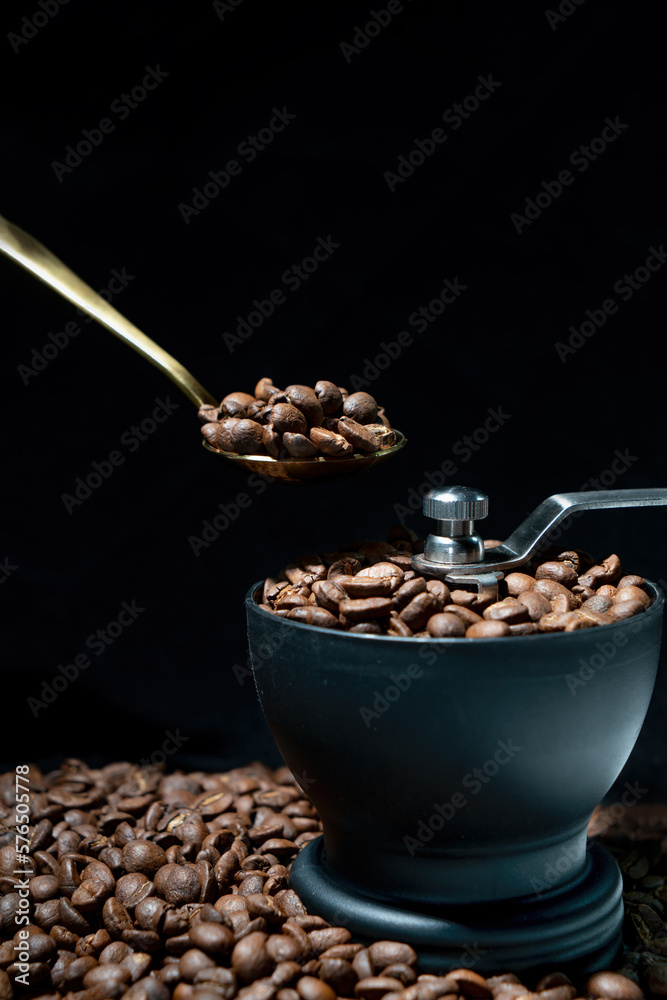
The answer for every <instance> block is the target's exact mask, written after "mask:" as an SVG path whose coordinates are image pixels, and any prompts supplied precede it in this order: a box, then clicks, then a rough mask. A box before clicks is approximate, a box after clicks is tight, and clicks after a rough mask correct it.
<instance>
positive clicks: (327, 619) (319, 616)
mask: <svg viewBox="0 0 667 1000" xmlns="http://www.w3.org/2000/svg"><path fill="white" fill-rule="evenodd" d="M286 617H287V618H289V619H290V621H295V622H302V623H303V624H304V625H316V626H317V627H318V628H337V627H338V624H339V622H338V619H337V618H336V617H335V615H332V614H331V612H330V611H327V610H326V609H325V608H318V607H313V606H312V605H310V606H308V607H299V608H292V609H291V610H290V611H288V613H287V615H286Z"/></svg>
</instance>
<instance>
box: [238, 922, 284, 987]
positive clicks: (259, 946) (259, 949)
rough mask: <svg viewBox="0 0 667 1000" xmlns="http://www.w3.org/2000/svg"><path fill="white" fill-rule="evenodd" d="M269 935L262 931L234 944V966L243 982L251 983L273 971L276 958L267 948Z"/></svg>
mask: <svg viewBox="0 0 667 1000" xmlns="http://www.w3.org/2000/svg"><path fill="white" fill-rule="evenodd" d="M267 939H268V935H267V934H266V933H263V932H261V931H256V932H254V933H251V934H248V935H246V937H243V938H241V940H240V941H238V942H237V943H236V944H235V945H234V949H233V951H232V958H231V962H232V968H233V969H234V972H235V973H236V975H237V976H238V977H239V979H240V980H241V982H244V983H250V982H252V981H253V979H260V978H261V977H262V976H267V975H269V974H270V973H271V971H272V970H273V967H274V960H273V959H272V957H271V955H270V954H269V952H268V951H267V949H266V942H267Z"/></svg>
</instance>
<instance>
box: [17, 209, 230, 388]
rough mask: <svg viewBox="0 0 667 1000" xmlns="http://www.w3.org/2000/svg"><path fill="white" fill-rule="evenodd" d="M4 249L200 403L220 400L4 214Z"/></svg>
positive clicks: (22, 265) (18, 262)
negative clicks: (5, 217)
mask: <svg viewBox="0 0 667 1000" xmlns="http://www.w3.org/2000/svg"><path fill="white" fill-rule="evenodd" d="M0 251H2V253H4V254H6V255H7V256H8V257H11V258H12V260H15V261H16V262H17V264H20V265H21V267H24V268H25V269H26V271H31V272H32V273H33V274H34V275H36V276H37V277H38V278H39V279H40V281H43V282H44V284H46V285H50V287H51V288H53V289H55V291H56V292H58V293H59V294H60V295H62V297H63V298H65V299H69V301H70V302H73V303H74V304H75V305H77V306H78V307H79V308H80V309H82V310H83V311H84V312H85V313H88V315H89V316H92V317H93V319H96V320H97V321H98V323H101V324H102V326H106V328H107V330H111V332H112V333H115V334H116V336H117V337H119V338H120V339H121V340H124V341H125V343H126V344H129V345H130V347H133V348H134V350H135V351H137V352H138V353H139V354H141V355H142V356H143V357H144V358H147V359H148V360H149V361H151V362H152V363H153V364H154V365H155V366H156V368H159V369H160V370H161V371H163V372H164V373H165V375H168V376H169V378H170V379H171V380H172V382H175V383H176V385H177V386H178V388H179V389H181V391H182V392H184V393H185V395H186V396H187V397H188V399H190V400H191V401H192V402H193V403H196V404H197V406H201V405H202V404H203V403H212V404H213V405H214V406H215V405H217V402H218V400H216V399H215V398H214V397H213V396H212V395H211V394H210V392H207V391H206V389H204V387H203V386H202V385H200V383H199V382H198V381H197V379H196V378H194V376H193V375H191V374H190V372H189V371H187V369H185V368H184V367H183V365H182V364H180V363H179V362H178V361H177V360H176V359H175V358H172V356H171V354H167V352H166V351H164V350H163V349H162V348H161V347H159V346H158V345H157V344H156V343H155V342H154V341H153V340H151V339H150V337H147V336H146V334H145V333H142V332H141V330H139V329H138V328H137V327H136V326H135V325H134V324H133V323H130V321H129V320H127V319H125V317H124V316H122V315H121V314H120V313H119V312H118V311H117V310H116V309H114V308H113V306H111V305H109V303H108V302H106V301H105V300H104V299H103V298H102V296H101V295H98V293H97V292H94V291H93V289H92V288H90V286H89V285H87V284H86V283H85V282H84V281H82V280H81V278H79V277H78V276H77V275H76V274H74V272H73V271H70V269H69V268H68V267H66V266H65V264H63V262H62V261H61V260H58V258H57V257H56V256H55V255H54V254H52V253H51V251H50V250H47V249H46V247H45V246H43V245H42V244H41V243H40V242H39V241H38V240H36V239H35V238H34V237H33V236H31V235H30V234H29V233H26V232H24V230H23V229H19V227H18V226H15V225H13V223H11V222H8V221H7V219H4V218H3V217H2V216H1V215H0Z"/></svg>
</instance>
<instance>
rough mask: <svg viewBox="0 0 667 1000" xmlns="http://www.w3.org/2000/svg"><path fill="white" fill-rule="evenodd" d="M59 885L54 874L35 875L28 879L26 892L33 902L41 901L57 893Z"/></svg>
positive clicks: (51, 897)
mask: <svg viewBox="0 0 667 1000" xmlns="http://www.w3.org/2000/svg"><path fill="white" fill-rule="evenodd" d="M59 891H60V887H59V885H58V879H57V878H56V877H55V875H37V876H36V877H35V878H32V879H30V883H29V886H28V892H29V894H30V898H31V899H32V900H33V902H35V903H43V902H45V901H46V900H47V899H53V898H54V897H55V896H57V895H58V893H59Z"/></svg>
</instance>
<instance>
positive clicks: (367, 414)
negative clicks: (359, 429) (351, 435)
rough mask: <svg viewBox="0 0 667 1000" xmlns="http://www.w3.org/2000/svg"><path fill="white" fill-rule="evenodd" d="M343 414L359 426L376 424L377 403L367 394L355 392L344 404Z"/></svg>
mask: <svg viewBox="0 0 667 1000" xmlns="http://www.w3.org/2000/svg"><path fill="white" fill-rule="evenodd" d="M343 414H344V416H346V417H350V418H351V419H352V420H356V422H357V423H358V424H375V423H377V420H378V406H377V402H376V401H375V399H374V398H373V397H372V396H371V395H369V394H368V393H367V392H354V393H352V395H351V396H348V397H347V399H346V400H345V402H344V403H343Z"/></svg>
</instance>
